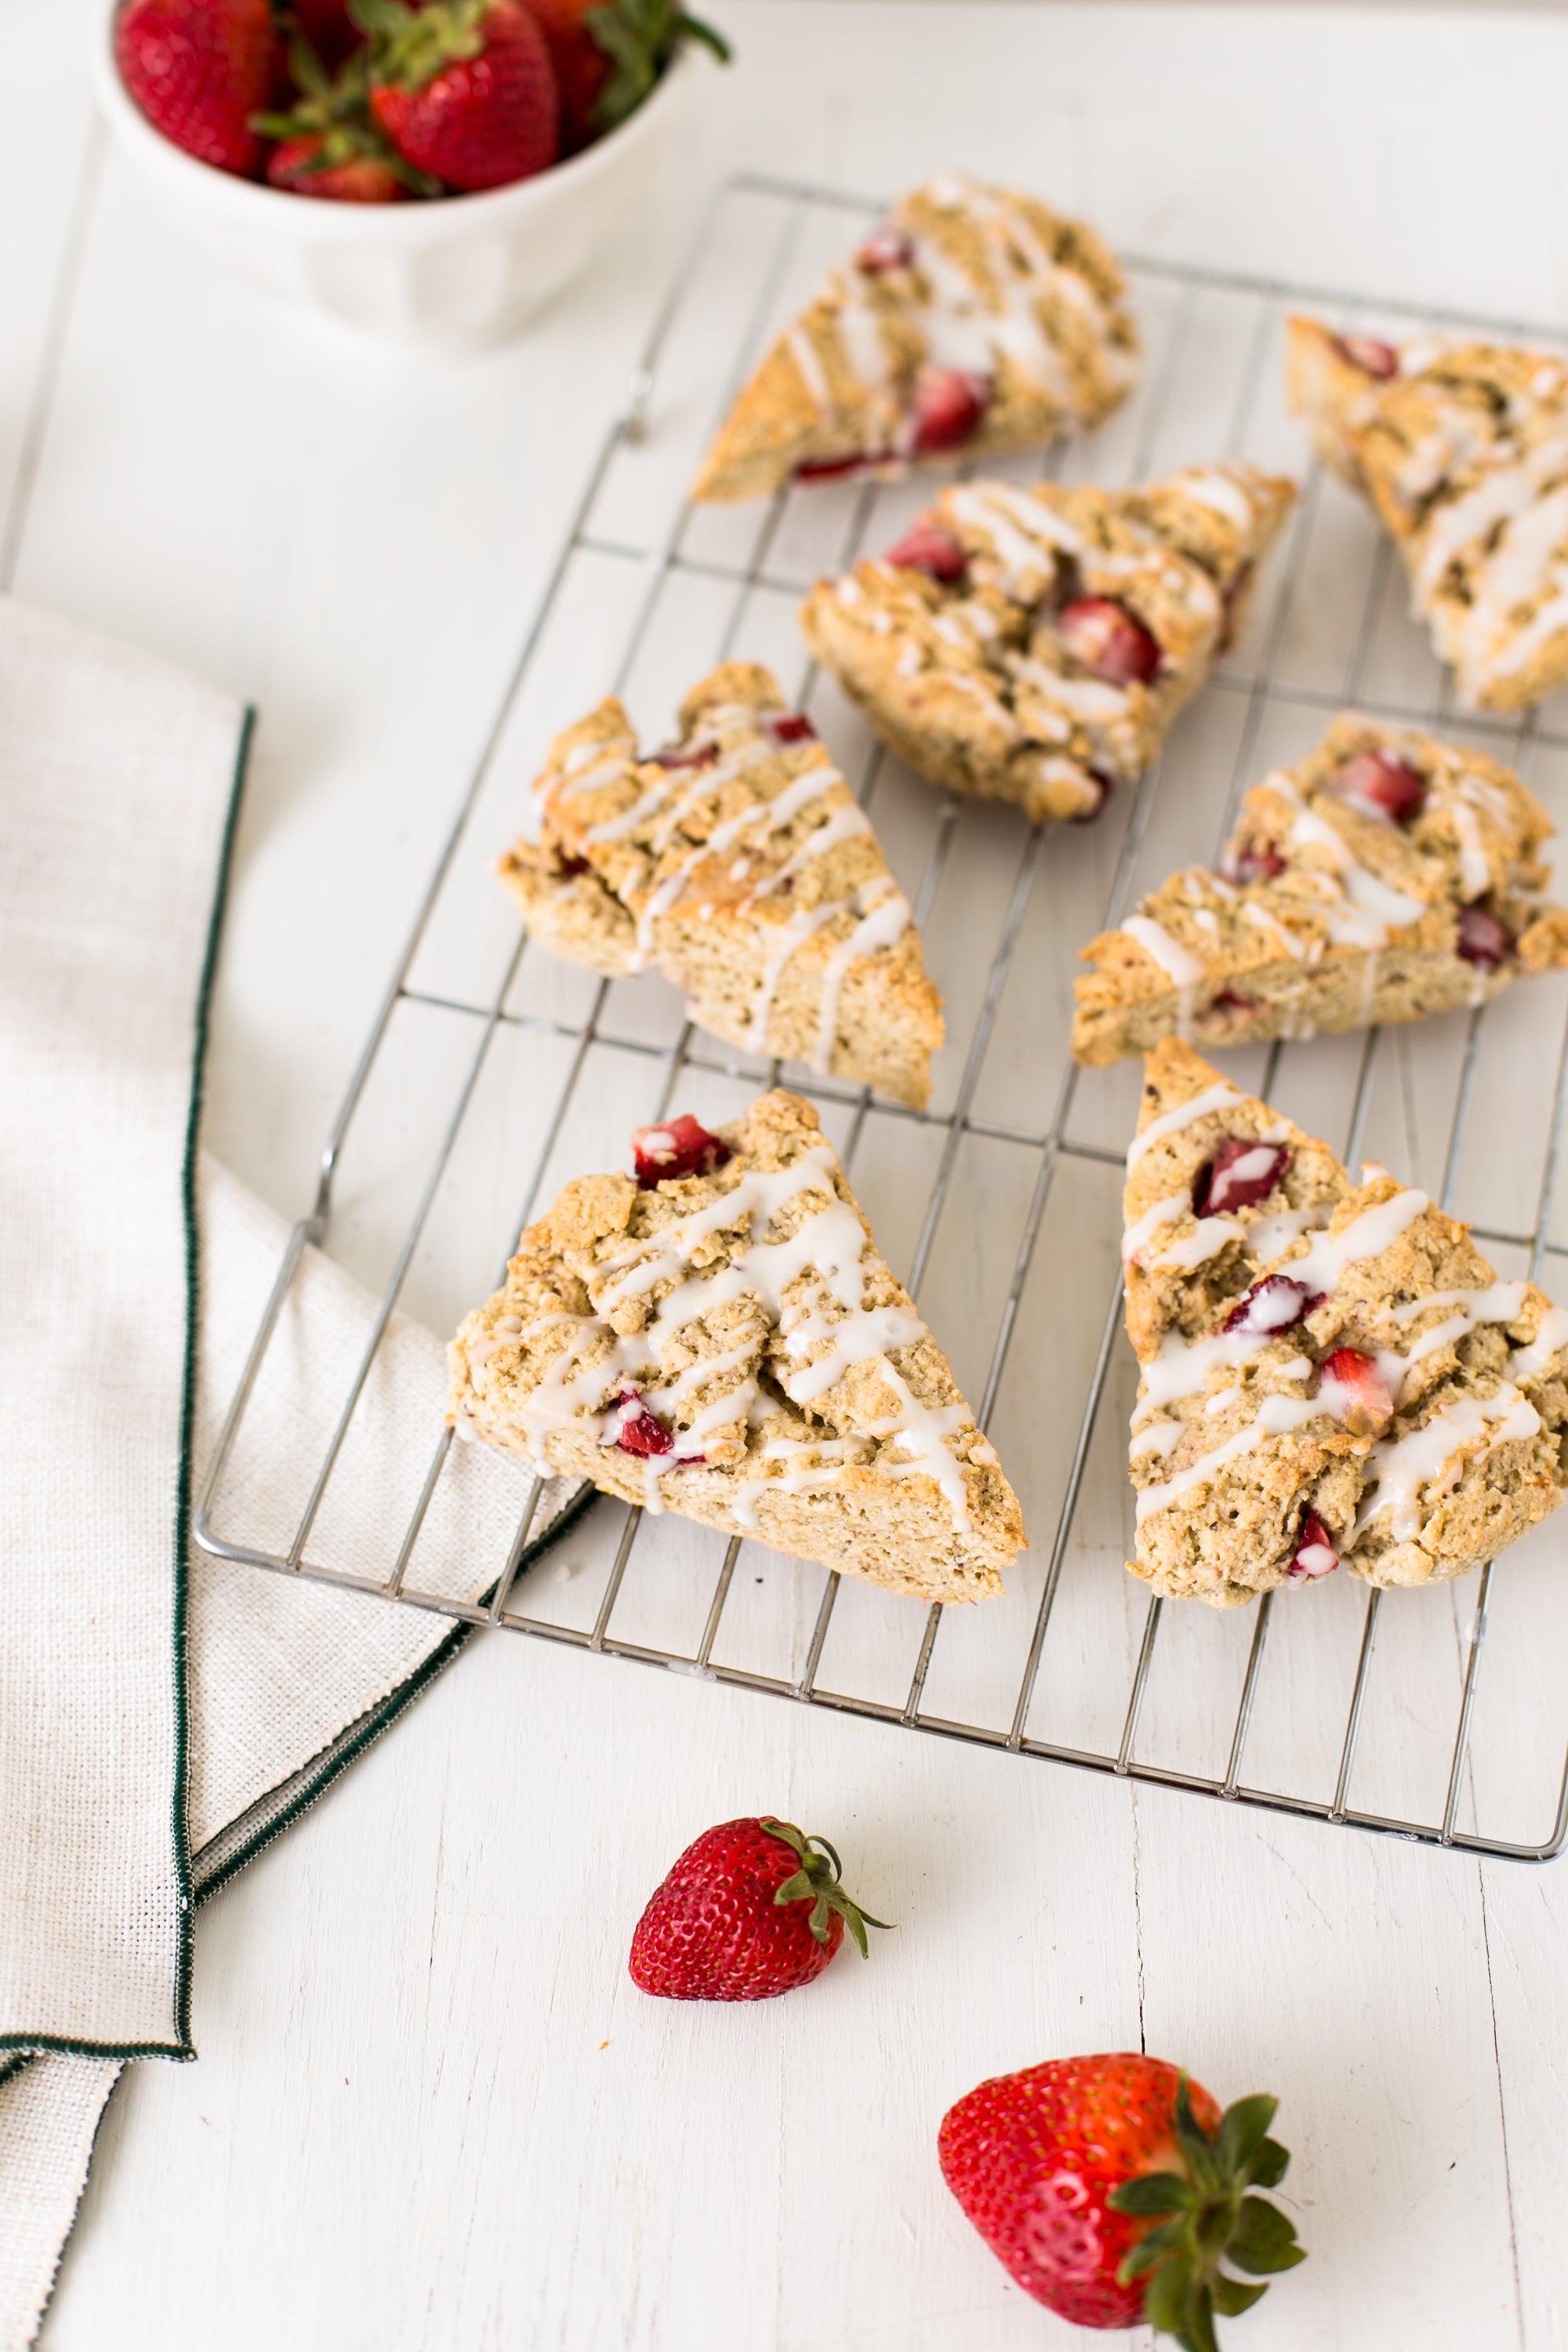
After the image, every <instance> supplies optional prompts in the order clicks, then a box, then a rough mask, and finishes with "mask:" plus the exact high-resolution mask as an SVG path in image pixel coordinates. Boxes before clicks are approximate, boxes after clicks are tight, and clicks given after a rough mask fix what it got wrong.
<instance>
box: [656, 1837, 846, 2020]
mask: <svg viewBox="0 0 1568 2352" xmlns="http://www.w3.org/2000/svg"><path fill="white" fill-rule="evenodd" d="M841 1874H842V1864H840V1862H839V1859H838V1856H837V1853H835V1852H834V1850H833V1848H832V1847H831V1846H830V1845H829V1844H828V1843H827V1840H826V1838H823V1837H803V1836H802V1835H801V1832H799V1830H797V1829H795V1827H794V1826H793V1824H792V1823H791V1822H780V1821H775V1820H774V1819H773V1816H772V1815H771V1814H764V1815H763V1817H762V1819H761V1820H760V1821H755V1820H746V1821H738V1822H720V1824H719V1826H718V1828H717V1829H711V1830H705V1831H704V1832H703V1833H702V1835H701V1836H700V1838H697V1839H694V1840H693V1842H692V1843H691V1844H690V1845H689V1846H688V1847H687V1849H686V1852H685V1853H683V1854H682V1855H681V1857H680V1859H679V1862H678V1863H677V1864H676V1865H675V1867H674V1869H673V1870H672V1871H671V1872H670V1874H669V1875H668V1878H667V1879H666V1880H665V1881H664V1884H663V1885H661V1886H658V1887H656V1889H655V1890H654V1893H653V1895H652V1896H651V1897H650V1899H649V1902H648V1906H647V1910H646V1911H645V1912H644V1913H643V1915H642V1917H641V1918H640V1919H639V1920H638V1921H637V1933H636V1934H635V1935H634V1936H633V1937H632V1949H631V1959H630V1962H629V1964H628V1965H629V1966H630V1969H631V1973H632V1981H633V1983H634V1984H638V1985H640V1986H641V1987H642V1990H644V1992H651V1993H657V1994H658V1996H659V1998H660V1999H661V2000H771V1999H772V1998H773V1994H774V1993H780V1992H793V1991H794V1990H795V1986H796V1985H803V1984H809V1983H810V1982H811V1979H812V1978H813V1977H816V1976H820V1975H821V1974H822V1971H823V1969H825V1968H826V1966H827V1963H828V1961H829V1960H830V1959H831V1958H833V1955H834V1953H835V1952H836V1951H837V1949H838V1947H839V1945H840V1944H841V1943H842V1942H843V1941H844V1930H845V1928H846V1927H847V1928H848V1930H849V1933H850V1935H851V1936H852V1937H854V1939H855V1942H856V1945H857V1946H858V1949H859V1952H860V1955H861V1958H865V1956H866V1930H867V1928H868V1927H886V1925H887V1922H886V1920H884V1919H873V1918H872V1917H871V1916H870V1913H869V1912H868V1911H862V1910H861V1909H860V1907H859V1906H858V1904H857V1903H853V1902H851V1900H850V1898H849V1896H848V1895H847V1894H846V1893H845V1891H844V1888H843V1886H842V1885H841V1884H840V1878H841Z"/></svg>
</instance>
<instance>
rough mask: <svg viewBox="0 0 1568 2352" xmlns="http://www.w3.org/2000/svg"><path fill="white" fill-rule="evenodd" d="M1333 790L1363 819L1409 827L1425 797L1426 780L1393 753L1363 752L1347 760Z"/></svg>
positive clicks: (1335, 778) (1337, 776)
mask: <svg viewBox="0 0 1568 2352" xmlns="http://www.w3.org/2000/svg"><path fill="white" fill-rule="evenodd" d="M1332 789H1333V791H1335V792H1336V793H1339V795H1340V797H1341V799H1342V800H1347V801H1349V803H1350V804H1351V806H1352V808H1357V809H1360V811H1361V813H1362V814H1363V816H1375V817H1380V818H1382V819H1383V820H1384V822H1385V823H1386V824H1409V823H1410V820H1411V819H1412V817H1414V816H1415V815H1416V814H1418V813H1419V811H1420V808H1421V804H1422V803H1423V801H1425V799H1426V779H1425V778H1424V777H1422V776H1418V775H1417V774H1416V772H1415V769H1414V768H1412V767H1410V766H1409V765H1407V763H1406V762H1405V761H1404V760H1398V759H1395V758H1394V754H1393V752H1392V751H1362V752H1358V754H1357V755H1356V757H1355V758H1354V759H1353V760H1347V761H1345V764H1344V766H1343V767H1342V769H1341V770H1340V772H1339V773H1338V775H1336V776H1335V777H1334V778H1333V780H1332Z"/></svg>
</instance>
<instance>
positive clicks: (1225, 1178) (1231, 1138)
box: [1193, 997, 1290, 1217]
mask: <svg viewBox="0 0 1568 2352" xmlns="http://www.w3.org/2000/svg"><path fill="white" fill-rule="evenodd" d="M1218 1002H1219V1000H1218V998H1217V997H1216V998H1215V1003H1218ZM1289 1165H1290V1154H1289V1150H1288V1149H1287V1148H1286V1146H1285V1145H1284V1144H1282V1143H1257V1142H1255V1141H1254V1140H1253V1139H1252V1138H1251V1137H1250V1136H1246V1135H1227V1136H1226V1139H1225V1140H1224V1142H1223V1143H1222V1144H1221V1145H1220V1146H1219V1149H1218V1150H1216V1151H1215V1156H1214V1158H1213V1159H1212V1160H1207V1161H1205V1165H1204V1166H1203V1167H1202V1168H1200V1169H1199V1171H1198V1173H1197V1177H1196V1179H1195V1181H1194V1184H1193V1214H1194V1217H1228V1216H1230V1215H1232V1214H1233V1213H1234V1212H1235V1211H1236V1210H1237V1209H1252V1208H1256V1207H1257V1205H1258V1202H1259V1201H1267V1199H1268V1195H1269V1193H1270V1192H1273V1190H1274V1187H1275V1186H1276V1184H1279V1183H1280V1182H1281V1181H1283V1179H1284V1175H1285V1171H1286V1170H1287V1169H1288V1168H1289Z"/></svg>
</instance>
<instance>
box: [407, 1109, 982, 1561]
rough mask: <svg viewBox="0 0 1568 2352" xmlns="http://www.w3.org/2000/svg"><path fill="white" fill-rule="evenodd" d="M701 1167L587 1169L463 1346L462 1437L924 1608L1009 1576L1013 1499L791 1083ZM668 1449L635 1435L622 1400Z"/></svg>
mask: <svg viewBox="0 0 1568 2352" xmlns="http://www.w3.org/2000/svg"><path fill="white" fill-rule="evenodd" d="M719 1134H720V1136H721V1139H722V1141H723V1142H724V1143H725V1144H726V1145H727V1146H728V1148H729V1150H730V1153H731V1157H730V1158H729V1160H728V1161H727V1163H726V1164H725V1165H724V1166H723V1167H721V1168H720V1169H718V1170H717V1171H714V1172H713V1173H712V1174H710V1175H696V1176H689V1177H685V1178H682V1179H679V1180H674V1181H665V1182H662V1183H659V1184H658V1185H657V1186H655V1187H653V1188H652V1189H650V1190H646V1191H644V1190H639V1189H638V1187H637V1184H636V1183H634V1181H632V1179H631V1178H630V1177H627V1176H617V1175H605V1176H591V1177H583V1178H579V1179H578V1180H577V1181H575V1182H574V1183H572V1184H569V1185H567V1187H566V1189H565V1190H564V1192H563V1193H562V1194H561V1196H560V1198H559V1200H558V1201H557V1202H555V1204H554V1206H553V1207H552V1209H551V1210H550V1212H549V1213H548V1214H547V1215H546V1216H544V1217H542V1218H541V1219H540V1220H539V1222H538V1223H535V1224H533V1225H531V1226H530V1228H529V1229H528V1231H527V1232H526V1233H525V1234H523V1235H522V1237H521V1242H520V1244H519V1246H518V1252H517V1255H516V1256H515V1257H514V1258H513V1260H512V1262H511V1265H510V1267H509V1269H508V1273H507V1279H506V1283H505V1285H504V1286H503V1287H502V1289H501V1290H500V1291H499V1292H497V1294H496V1295H495V1297H493V1298H491V1299H490V1300H489V1302H488V1304H487V1305H486V1306H484V1307H479V1308H478V1309H477V1310H476V1311H475V1312H474V1313H473V1314H472V1315H470V1316H468V1318H467V1319H466V1320H465V1322H464V1323H463V1325H462V1328H460V1330H459V1331H458V1336H457V1338H456V1339H455V1340H454V1342H453V1345H452V1350H451V1362H452V1391H451V1402H450V1408H449V1412H448V1418H449V1419H450V1420H451V1421H452V1423H453V1424H454V1426H456V1427H457V1428H458V1430H459V1431H460V1432H461V1433H464V1434H467V1435H469V1436H479V1437H482V1438H484V1439H486V1440H488V1441H489V1443H491V1444H497V1445H501V1446H504V1447H506V1448H507V1449H508V1450H510V1451H511V1452H514V1453H517V1454H521V1455H523V1456H524V1457H525V1458H527V1459H528V1460H530V1461H532V1462H533V1463H534V1464H535V1465H536V1466H540V1467H547V1468H549V1469H551V1470H553V1471H558V1472H561V1473H563V1474H565V1475H580V1476H584V1477H587V1478H591V1479H592V1480H593V1481H594V1483H595V1485H596V1486H600V1487H602V1488H603V1489H604V1490H605V1492H606V1493H609V1494H616V1495H619V1496H623V1497H624V1498H625V1499H626V1500H627V1501H628V1502H633V1503H638V1504H642V1505H644V1506H645V1507H650V1508H657V1509H669V1510H675V1511H679V1512H680V1513H681V1514H682V1515H683V1516H685V1517H689V1518H694V1519H697V1520H700V1522H701V1523H702V1524H703V1525H704V1526H708V1527H712V1528H718V1529H719V1530H720V1531H721V1532H722V1533H725V1534H730V1535H756V1536H758V1537H759V1538H761V1539H762V1540H763V1541H765V1542H767V1543H770V1544H772V1545H773V1547H774V1548H775V1549H778V1550H781V1551H787V1552H791V1553H794V1554H795V1555H796V1556H798V1557H801V1558H804V1559H816V1560H821V1561H823V1562H824V1563H825V1564H826V1565H827V1566H830V1567H833V1568H838V1569H842V1570H846V1571H847V1572H848V1573H849V1574H852V1575H858V1576H864V1577H868V1578H869V1579H870V1580H872V1581H873V1582H876V1583H880V1584H885V1585H887V1586H889V1588H891V1589H892V1590H894V1591H901V1592H910V1593H913V1594H916V1595H918V1596H919V1597H920V1598H921V1599H924V1600H942V1601H953V1600H973V1599H977V1598H981V1597H984V1595H986V1594H988V1593H992V1592H996V1591H1000V1590H1001V1579H1002V1574H1003V1571H1004V1570H1005V1568H1006V1566H1007V1564H1008V1563H1009V1561H1010V1560H1011V1559H1012V1558H1013V1557H1014V1555H1015V1554H1016V1551H1017V1550H1018V1549H1019V1548H1020V1546H1021V1545H1022V1543H1023V1540H1024V1533H1023V1526H1022V1522H1021V1520H1020V1517H1019V1514H1018V1507H1017V1503H1016V1498H1015V1496H1014V1495H1013V1492H1012V1489H1011V1487H1010V1486H1008V1484H1007V1481H1006V1479H1005V1476H1004V1475H1003V1473H1002V1469H1001V1465H1000V1464H999V1463H998V1462H997V1459H996V1455H995V1453H994V1450H993V1448H992V1447H991V1446H990V1445H989V1444H987V1443H986V1441H985V1440H984V1437H983V1436H982V1435H981V1433H980V1432H979V1430H978V1429H977V1428H976V1427H975V1424H974V1422H973V1416H972V1414H971V1413H970V1412H969V1408H968V1406H967V1405H966V1404H965V1402H964V1401H963V1395H962V1393H961V1392H960V1391H959V1388H958V1386H957V1383H956V1382H955V1381H954V1380H953V1377H952V1370H951V1369H950V1368H949V1366H948V1363H947V1360H946V1358H945V1357H944V1356H943V1355H942V1351H941V1349H939V1348H938V1346H937V1344H936V1342H935V1340H934V1339H932V1338H931V1334H930V1332H929V1331H928V1330H927V1329H926V1328H925V1326H924V1325H923V1324H922V1323H921V1321H920V1318H919V1317H918V1315H917V1314H916V1312H915V1309H914V1307H913V1305H912V1303H911V1301H910V1297H909V1295H908V1293H907V1292H906V1291H905V1290H904V1288H903V1286H902V1285H901V1284H900V1282H899V1281H898V1279H897V1278H896V1276H894V1275H893V1274H892V1273H891V1272H890V1270H889V1267H888V1266H887V1265H886V1264H885V1263H884V1262H883V1260H882V1259H881V1258H880V1257H879V1255H877V1252H876V1249H875V1246H874V1244H873V1242H872V1239H871V1235H870V1232H869V1229H868V1226H867V1224H866V1222H865V1219H864V1216H863V1215H862V1213H861V1212H860V1209H859V1207H858V1203H857V1202H856V1200H855V1196H854V1193H853V1192H852V1191H851V1190H850V1187H849V1184H848V1181H847V1178H846V1177H845V1175H844V1172H843V1170H842V1169H841V1167H840V1166H839V1164H838V1160H837V1154H836V1153H835V1151H834V1150H833V1148H832V1146H831V1144H829V1143H828V1142H827V1141H826V1139H825V1138H824V1137H823V1135H822V1132H821V1129H820V1126H819V1123H818V1121H817V1118H816V1112H815V1111H814V1110H813V1109H812V1108H811V1107H810V1105H809V1104H807V1103H805V1102H804V1101H803V1100H802V1099H801V1098H800V1097H798V1096H795V1095H791V1094H787V1093H784V1092H776V1093H773V1094H771V1095H764V1096H763V1097H761V1099H760V1100H759V1101H757V1102H755V1103H753V1104H752V1108H751V1109H750V1110H749V1112H748V1113H747V1114H746V1116H745V1118H742V1119H739V1120H737V1121H735V1122H734V1124H733V1125H732V1126H730V1127H726V1128H722V1129H720V1130H719ZM628 1413H629V1414H631V1415H633V1416H634V1417H636V1416H639V1415H647V1416H652V1418H653V1420H654V1421H655V1422H657V1423H658V1429H659V1431H660V1432H661V1433H663V1436H664V1438H665V1439H666V1440H668V1446H667V1448H666V1450H664V1451H662V1452H658V1453H654V1454H647V1455H642V1454H638V1453H637V1452H635V1451H630V1450H627V1448H626V1445H625V1444H623V1443H621V1433H622V1431H623V1429H624V1427H625V1423H626V1415H627V1414H628Z"/></svg>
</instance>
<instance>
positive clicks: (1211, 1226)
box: [1150, 1217, 1246, 1274]
mask: <svg viewBox="0 0 1568 2352" xmlns="http://www.w3.org/2000/svg"><path fill="white" fill-rule="evenodd" d="M1245 1231H1246V1227H1245V1226H1244V1225H1243V1224H1242V1223H1241V1220H1240V1218H1239V1217H1200V1218H1199V1219H1198V1221H1197V1223H1196V1224H1195V1225H1194V1228H1193V1230H1192V1232H1191V1233H1190V1234H1183V1236H1182V1238H1181V1240H1180V1241H1177V1242H1173V1243H1172V1244H1171V1246H1170V1248H1169V1249H1164V1250H1162V1251H1161V1252H1160V1255H1159V1256H1158V1257H1156V1258H1152V1259H1151V1260H1150V1264H1151V1265H1173V1266H1177V1267H1179V1268H1180V1269H1181V1271H1182V1272H1183V1273H1184V1274H1190V1273H1192V1271H1193V1269H1194V1267H1195V1266H1200V1265H1207V1264H1208V1261H1209V1260H1210V1258H1211V1257H1217V1256H1218V1255H1219V1253H1220V1252H1221V1250H1222V1249H1224V1247H1225V1245H1226V1242H1228V1241H1234V1240H1235V1239H1236V1237H1237V1234H1241V1233H1244V1232H1245Z"/></svg>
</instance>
